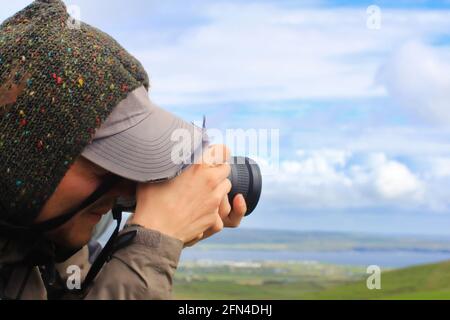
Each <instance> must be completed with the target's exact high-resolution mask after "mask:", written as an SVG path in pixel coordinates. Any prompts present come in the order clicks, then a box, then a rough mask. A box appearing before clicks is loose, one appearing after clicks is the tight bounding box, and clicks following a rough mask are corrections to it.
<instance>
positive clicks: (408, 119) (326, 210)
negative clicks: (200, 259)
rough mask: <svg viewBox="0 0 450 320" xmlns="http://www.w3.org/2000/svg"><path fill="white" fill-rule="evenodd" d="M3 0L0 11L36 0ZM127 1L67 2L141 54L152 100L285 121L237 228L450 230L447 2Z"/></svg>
mask: <svg viewBox="0 0 450 320" xmlns="http://www.w3.org/2000/svg"><path fill="white" fill-rule="evenodd" d="M3 2H4V3H2V11H1V12H0V20H3V19H4V18H6V17H8V16H9V15H11V14H13V13H14V12H15V11H17V10H18V9H20V8H22V7H24V6H25V5H26V4H28V3H30V2H31V1H24V0H19V1H14V2H10V1H9V2H6V1H3ZM126 3H127V5H124V2H123V1H116V0H110V1H88V0H79V1H75V0H74V1H66V4H68V5H78V6H79V8H80V9H81V19H82V20H83V21H86V22H88V23H90V24H92V25H95V26H97V27H99V28H100V29H102V30H104V31H106V32H108V33H110V34H111V35H112V36H114V37H115V38H116V39H117V40H118V41H119V42H120V43H121V44H122V45H123V46H124V47H125V48H127V49H128V50H129V51H130V52H131V53H132V54H134V55H135V56H136V57H138V58H139V60H141V61H142V63H143V64H144V66H145V67H146V69H147V71H148V72H149V74H150V77H151V81H152V91H151V97H152V99H153V100H154V101H156V102H157V103H159V104H160V105H162V106H164V107H165V108H167V109H169V110H171V111H173V112H174V113H177V114H179V115H181V116H183V117H184V118H185V119H187V120H190V121H198V120H200V119H201V116H202V115H203V114H206V115H207V117H208V124H209V126H210V127H214V128H219V129H222V130H224V129H226V128H245V129H250V128H255V129H279V130H280V138H281V141H280V148H281V149H280V167H279V172H278V174H276V175H274V174H270V175H269V174H266V175H265V176H264V182H265V183H264V192H263V198H262V202H261V205H260V206H259V207H258V209H257V210H256V212H255V213H254V215H253V216H251V217H250V218H248V219H247V220H246V221H245V222H244V226H246V227H260V228H268V227H274V228H280V229H298V230H340V231H362V232H364V231H367V232H378V233H413V234H415V233H417V234H448V233H449V232H450V228H449V227H450V188H449V187H450V140H449V138H450V129H449V124H450V108H449V107H448V102H449V101H450V50H449V49H450V1H395V2H393V1H271V0H266V1H237V0H235V1H200V0H194V1H189V2H186V1H164V2H163V1H148V0H129V1H127V2H126ZM370 5H377V6H378V7H379V9H380V16H379V17H380V18H381V20H379V21H380V28H378V29H373V28H370V27H368V21H369V22H370V21H372V20H370V19H372V18H374V17H373V16H371V15H370V14H368V13H367V8H368V7H369V6H370ZM260 161H262V163H263V164H264V161H265V159H260ZM263 172H265V173H267V171H265V168H264V167H263Z"/></svg>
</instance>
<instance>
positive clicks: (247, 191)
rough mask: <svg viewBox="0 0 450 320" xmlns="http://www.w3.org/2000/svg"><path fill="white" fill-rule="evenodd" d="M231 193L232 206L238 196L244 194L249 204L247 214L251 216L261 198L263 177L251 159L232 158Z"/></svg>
mask: <svg viewBox="0 0 450 320" xmlns="http://www.w3.org/2000/svg"><path fill="white" fill-rule="evenodd" d="M230 165H231V173H230V176H229V177H228V179H229V180H230V181H231V185H232V188H231V191H230V193H229V194H228V199H229V201H230V204H231V205H232V204H233V199H234V197H235V196H236V195H237V194H242V195H243V196H244V198H245V202H246V204H247V214H246V216H248V215H250V214H251V213H252V212H253V211H254V210H255V208H256V206H257V205H258V202H259V198H260V196H261V190H262V176H261V170H260V168H259V166H258V164H257V163H256V162H255V161H253V160H252V159H250V158H246V157H232V158H231V161H230Z"/></svg>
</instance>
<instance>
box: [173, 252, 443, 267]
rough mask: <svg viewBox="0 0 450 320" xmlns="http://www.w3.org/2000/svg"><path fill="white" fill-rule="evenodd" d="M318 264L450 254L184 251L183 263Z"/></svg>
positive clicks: (382, 262) (407, 262) (411, 260)
mask: <svg viewBox="0 0 450 320" xmlns="http://www.w3.org/2000/svg"><path fill="white" fill-rule="evenodd" d="M195 260H212V261H268V260H269V261H316V262H321V263H329V264H338V265H357V266H369V265H378V266H380V267H385V268H387V267H389V268H401V267H406V266H411V265H418V264H427V263H433V262H439V261H444V260H450V252H432V251H340V252H300V251H263V250H223V249H220V250H199V249H195V248H189V249H185V250H183V253H182V256H181V261H195Z"/></svg>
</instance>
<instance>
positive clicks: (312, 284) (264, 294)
mask: <svg viewBox="0 0 450 320" xmlns="http://www.w3.org/2000/svg"><path fill="white" fill-rule="evenodd" d="M367 276H368V275H366V273H365V270H364V269H363V268H360V267H351V266H335V265H327V264H320V263H275V262H264V263H261V264H260V265H258V264H255V265H247V266H246V265H239V264H237V265H219V264H217V265H214V264H213V265H201V264H195V263H190V264H183V265H182V266H180V268H179V270H178V272H177V274H176V277H175V285H174V296H175V298H177V299H206V300H209V299H225V300H239V299H450V261H449V262H442V263H438V264H431V265H423V266H416V267H410V268H405V269H397V270H387V271H383V272H382V277H381V286H382V288H381V290H368V289H367V287H366V277H367Z"/></svg>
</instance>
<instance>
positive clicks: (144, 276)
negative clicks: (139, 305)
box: [0, 226, 183, 300]
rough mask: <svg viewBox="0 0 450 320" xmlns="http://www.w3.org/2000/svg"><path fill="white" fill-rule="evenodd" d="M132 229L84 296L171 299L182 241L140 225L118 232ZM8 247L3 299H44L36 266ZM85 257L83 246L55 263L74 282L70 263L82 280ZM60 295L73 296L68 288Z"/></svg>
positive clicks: (0, 256) (1, 260)
mask: <svg viewBox="0 0 450 320" xmlns="http://www.w3.org/2000/svg"><path fill="white" fill-rule="evenodd" d="M132 230H136V231H137V233H136V236H135V238H134V239H133V240H132V241H131V242H130V243H129V244H128V245H127V246H125V247H123V248H121V249H118V250H117V251H115V252H114V254H113V255H112V258H111V259H110V260H109V261H108V262H107V263H106V264H105V265H104V266H103V268H102V269H101V271H100V273H99V274H98V276H97V277H96V279H95V280H94V283H93V285H92V286H91V289H90V290H89V291H88V294H87V295H85V296H84V299H101V300H106V299H133V300H136V299H138V300H143V299H159V300H161V299H164V300H166V299H171V292H172V280H173V276H174V273H175V270H176V268H177V265H178V262H179V258H180V254H181V251H182V249H183V242H182V241H180V240H178V239H175V238H172V237H169V236H167V235H164V234H162V233H160V232H158V231H154V230H149V229H145V228H143V227H139V226H126V227H125V228H124V230H123V231H122V232H121V234H123V233H124V232H128V231H132ZM0 243H1V242H0ZM8 247H9V249H8V250H6V251H5V250H3V252H2V251H0V264H5V263H7V264H9V265H11V264H13V265H14V268H13V271H12V273H11V274H10V276H9V279H6V285H5V289H4V290H5V292H4V294H5V295H6V298H8V299H16V298H19V299H27V300H29V299H33V300H41V299H43V300H45V299H47V298H48V296H47V290H46V286H45V285H44V281H43V279H42V276H41V271H40V270H39V268H38V267H32V268H30V267H27V266H26V265H25V264H23V265H22V264H21V262H20V258H21V252H20V251H21V250H20V247H19V246H18V247H16V248H14V246H8ZM0 249H1V247H0ZM88 258H89V254H88V249H87V246H86V247H85V248H83V249H82V250H80V251H79V252H78V253H77V254H75V255H74V256H72V257H71V258H70V259H69V260H67V261H65V262H64V263H61V264H58V265H57V270H58V272H59V275H60V277H61V279H63V281H67V282H70V283H72V284H73V283H75V282H73V279H71V275H73V273H72V269H70V266H77V267H78V268H79V269H78V270H80V271H81V279H80V281H81V282H82V281H83V279H84V277H85V276H86V274H87V272H88V271H89V268H90V263H89V259H88ZM69 287H71V286H69V285H68V286H67V288H69ZM75 296H76V295H75ZM60 298H62V299H73V298H74V297H73V296H72V295H71V294H70V290H69V289H68V290H67V292H66V293H65V294H64V295H63V296H62V297H60Z"/></svg>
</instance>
